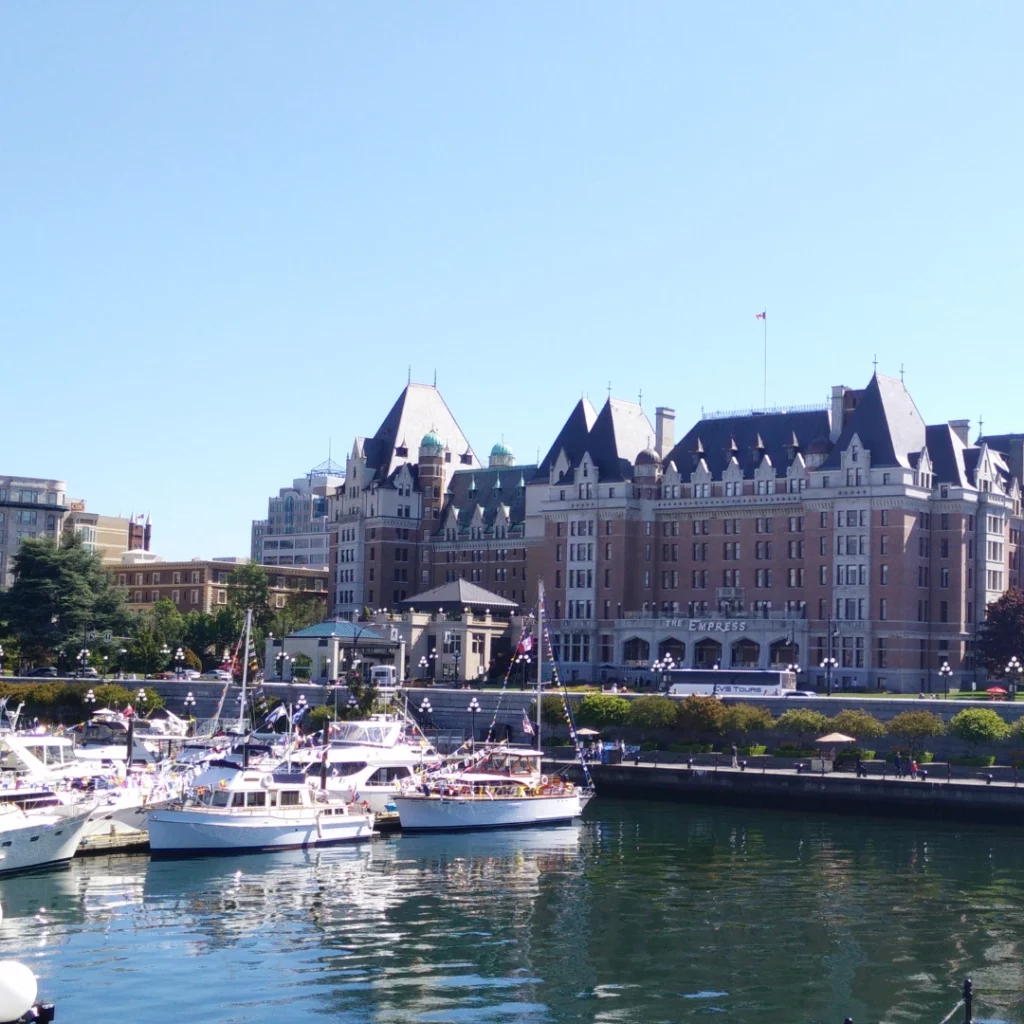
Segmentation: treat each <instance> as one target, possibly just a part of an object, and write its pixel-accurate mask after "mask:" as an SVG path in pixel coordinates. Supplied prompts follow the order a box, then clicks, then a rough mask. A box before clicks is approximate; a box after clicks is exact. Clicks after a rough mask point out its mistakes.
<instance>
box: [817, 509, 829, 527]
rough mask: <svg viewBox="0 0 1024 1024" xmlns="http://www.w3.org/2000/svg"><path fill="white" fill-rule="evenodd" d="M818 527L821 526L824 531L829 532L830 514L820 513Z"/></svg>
mask: <svg viewBox="0 0 1024 1024" xmlns="http://www.w3.org/2000/svg"><path fill="white" fill-rule="evenodd" d="M818 525H819V526H820V527H821V528H822V529H823V530H827V529H828V513H827V512H821V513H819V517H818Z"/></svg>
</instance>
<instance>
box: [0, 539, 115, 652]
mask: <svg viewBox="0 0 1024 1024" xmlns="http://www.w3.org/2000/svg"><path fill="white" fill-rule="evenodd" d="M11 567H12V569H13V571H14V584H13V586H12V587H11V588H10V589H9V590H8V591H7V592H6V593H5V594H3V595H2V598H3V604H2V610H0V617H2V618H3V619H4V620H5V621H6V622H7V623H8V626H7V628H8V630H9V631H10V632H11V633H13V634H14V636H15V637H16V638H17V639H18V641H19V642H20V644H21V649H22V654H23V655H24V656H25V657H26V658H28V659H30V660H32V661H49V660H51V659H52V657H53V652H54V651H56V650H58V649H59V648H61V647H64V646H66V647H67V649H68V650H69V651H70V650H71V649H72V648H74V649H75V650H76V651H77V649H78V648H80V647H84V646H86V645H87V640H86V633H87V632H88V631H90V630H97V631H99V632H105V631H108V630H109V631H110V632H111V633H114V634H116V635H124V634H125V633H126V632H127V630H128V627H129V624H130V622H131V619H130V616H129V613H128V610H127V606H126V604H125V599H124V593H123V592H122V591H121V590H119V589H118V588H117V587H115V586H114V585H113V583H112V582H111V578H110V575H109V574H108V573H107V571H106V570H105V569H104V568H103V563H102V561H101V560H100V557H99V556H98V555H96V554H94V553H92V552H90V551H87V550H86V549H85V547H84V546H83V544H82V538H81V537H80V536H79V535H78V534H75V533H73V532H71V531H68V532H67V533H65V534H64V536H63V538H62V539H61V543H60V544H59V545H57V544H55V543H54V542H53V541H52V540H49V539H48V538H45V537H27V538H25V540H23V541H22V543H21V547H20V548H19V549H18V553H17V554H16V555H15V556H14V558H13V559H12V562H11ZM72 657H73V655H72Z"/></svg>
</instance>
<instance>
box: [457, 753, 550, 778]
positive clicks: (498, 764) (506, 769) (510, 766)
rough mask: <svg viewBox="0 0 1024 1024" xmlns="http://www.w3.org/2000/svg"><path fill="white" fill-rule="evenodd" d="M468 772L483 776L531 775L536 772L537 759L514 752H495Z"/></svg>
mask: <svg viewBox="0 0 1024 1024" xmlns="http://www.w3.org/2000/svg"><path fill="white" fill-rule="evenodd" d="M469 771H470V772H480V773H481V774H485V775H532V774H534V773H535V772H536V771H537V759H536V758H535V757H528V756H526V755H524V754H517V753H516V752H515V751H495V752H494V753H491V754H488V755H487V757H485V758H484V759H483V760H482V761H479V762H477V764H475V765H473V767H472V768H470V769H469Z"/></svg>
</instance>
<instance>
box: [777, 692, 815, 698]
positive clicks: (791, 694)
mask: <svg viewBox="0 0 1024 1024" xmlns="http://www.w3.org/2000/svg"><path fill="white" fill-rule="evenodd" d="M782 696H783V697H817V696H819V694H817V693H815V692H814V691H813V690H786V692H785V693H784V694H783V695H782Z"/></svg>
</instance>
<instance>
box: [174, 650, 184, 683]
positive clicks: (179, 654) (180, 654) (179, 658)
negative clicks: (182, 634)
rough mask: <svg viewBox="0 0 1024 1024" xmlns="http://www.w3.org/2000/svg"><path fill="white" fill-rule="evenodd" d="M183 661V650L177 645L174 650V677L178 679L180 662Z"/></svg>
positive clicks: (179, 676)
mask: <svg viewBox="0 0 1024 1024" xmlns="http://www.w3.org/2000/svg"><path fill="white" fill-rule="evenodd" d="M184 661H185V652H184V651H183V650H182V649H181V648H180V647H179V648H178V649H177V650H176V651H175V652H174V678H175V679H180V678H181V672H182V664H183V663H184Z"/></svg>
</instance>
